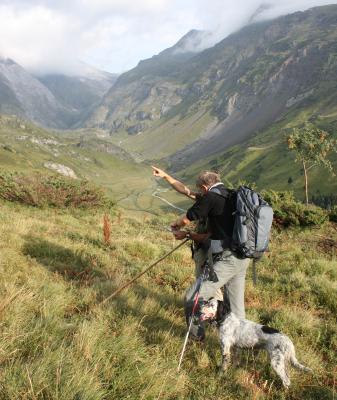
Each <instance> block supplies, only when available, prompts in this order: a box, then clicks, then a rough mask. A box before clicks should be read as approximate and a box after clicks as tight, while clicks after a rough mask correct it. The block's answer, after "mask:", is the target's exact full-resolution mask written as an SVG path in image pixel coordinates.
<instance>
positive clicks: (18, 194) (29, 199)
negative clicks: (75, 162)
mask: <svg viewBox="0 0 337 400" xmlns="http://www.w3.org/2000/svg"><path fill="white" fill-rule="evenodd" d="M0 198H2V199H4V200H8V201H15V202H19V203H22V204H27V205H30V206H34V207H47V206H51V207H58V208H72V207H74V208H93V207H94V208H95V207H111V206H112V205H113V203H112V201H111V200H109V199H108V198H107V197H106V196H105V194H104V193H103V191H102V189H100V188H98V187H96V186H94V185H93V184H91V183H90V182H88V181H84V180H78V179H72V178H67V177H64V176H59V175H42V174H33V175H29V176H28V175H24V174H19V173H0Z"/></svg>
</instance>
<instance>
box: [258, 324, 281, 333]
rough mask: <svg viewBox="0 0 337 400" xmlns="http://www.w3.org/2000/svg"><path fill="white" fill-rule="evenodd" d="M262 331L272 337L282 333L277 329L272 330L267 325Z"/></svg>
mask: <svg viewBox="0 0 337 400" xmlns="http://www.w3.org/2000/svg"><path fill="white" fill-rule="evenodd" d="M261 330H262V332H263V333H268V334H269V335H272V334H273V333H280V331H278V330H277V329H275V328H271V327H270V326H266V325H263V326H262V328H261Z"/></svg>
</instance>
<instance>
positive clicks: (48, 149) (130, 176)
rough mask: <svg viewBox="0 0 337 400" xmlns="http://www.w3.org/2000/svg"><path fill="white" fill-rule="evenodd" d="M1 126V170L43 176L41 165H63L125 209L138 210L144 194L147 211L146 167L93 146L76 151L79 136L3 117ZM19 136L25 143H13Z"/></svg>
mask: <svg viewBox="0 0 337 400" xmlns="http://www.w3.org/2000/svg"><path fill="white" fill-rule="evenodd" d="M18 121H19V120H18ZM1 122H2V125H1V124H0V167H1V169H3V170H8V171H23V172H28V171H36V172H44V173H46V172H48V171H49V170H48V169H47V168H45V167H44V163H46V162H54V163H58V164H63V165H65V166H68V167H70V168H72V169H73V170H74V171H75V173H76V175H77V176H78V177H80V178H84V179H89V180H91V181H94V182H95V183H96V184H98V185H102V186H103V187H104V188H106V189H107V191H108V193H109V195H110V196H111V197H112V198H113V199H114V200H116V201H117V202H120V203H121V204H122V205H123V206H124V207H126V208H131V209H133V210H138V209H139V208H140V207H139V206H138V204H137V198H138V196H139V194H140V193H142V192H143V191H148V195H147V202H146V204H144V207H143V208H146V209H150V208H151V206H152V199H151V193H152V192H151V190H152V186H153V184H154V182H153V180H152V178H151V173H150V169H149V167H148V166H146V165H142V164H137V163H135V162H132V161H129V160H123V159H120V158H118V157H117V156H114V155H110V154H107V153H104V152H101V151H98V150H97V149H95V147H94V144H93V145H92V147H91V148H90V146H88V147H86V148H79V147H78V146H76V144H77V143H78V142H79V140H80V139H79V137H80V133H71V132H69V133H67V134H61V133H60V134H55V133H53V132H49V131H46V130H45V129H42V128H39V127H37V126H35V125H33V124H31V123H27V122H22V121H19V122H17V119H16V118H12V117H5V116H2V119H1ZM20 126H21V127H20ZM90 135H91V136H92V135H93V134H92V133H91V134H88V136H87V137H86V140H88V141H90V140H91V136H90ZM22 136H26V139H25V140H18V139H17V138H18V137H22ZM31 138H37V139H38V140H45V139H51V140H56V141H58V142H59V145H51V144H49V145H45V144H38V143H32V142H31ZM96 142H97V139H96ZM107 143H108V139H107ZM49 172H50V171H49Z"/></svg>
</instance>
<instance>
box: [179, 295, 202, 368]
mask: <svg viewBox="0 0 337 400" xmlns="http://www.w3.org/2000/svg"><path fill="white" fill-rule="evenodd" d="M198 300H199V290H198V292H197V293H196V294H195V299H194V303H193V308H192V313H191V320H190V324H189V326H188V330H187V332H186V336H185V341H184V345H183V349H182V350H181V354H180V358H179V364H178V368H177V372H179V371H180V367H181V363H182V362H183V357H184V353H185V350H186V346H187V341H188V337H189V336H190V332H191V328H192V323H193V317H194V313H195V309H196V308H197V304H198Z"/></svg>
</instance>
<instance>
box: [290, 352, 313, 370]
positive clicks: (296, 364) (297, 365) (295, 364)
mask: <svg viewBox="0 0 337 400" xmlns="http://www.w3.org/2000/svg"><path fill="white" fill-rule="evenodd" d="M290 363H291V365H292V366H293V367H294V368H296V369H299V370H300V371H304V372H312V369H310V368H308V367H306V366H304V365H302V364H301V363H300V362H298V360H297V358H296V356H295V352H294V353H293V354H291V356H290Z"/></svg>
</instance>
